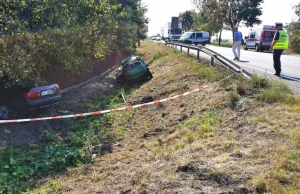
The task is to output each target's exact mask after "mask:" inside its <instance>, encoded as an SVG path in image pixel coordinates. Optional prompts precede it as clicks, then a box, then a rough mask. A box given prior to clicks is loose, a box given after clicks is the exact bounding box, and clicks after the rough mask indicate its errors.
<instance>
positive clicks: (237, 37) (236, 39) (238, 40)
mask: <svg viewBox="0 0 300 194" xmlns="http://www.w3.org/2000/svg"><path fill="white" fill-rule="evenodd" d="M233 31H234V34H233V47H232V52H233V54H234V59H233V60H238V61H239V60H240V56H241V45H242V39H243V38H242V37H243V35H242V33H241V32H240V31H238V28H237V27H234V29H233ZM236 50H237V52H236Z"/></svg>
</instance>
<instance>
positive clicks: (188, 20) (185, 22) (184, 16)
mask: <svg viewBox="0 0 300 194" xmlns="http://www.w3.org/2000/svg"><path fill="white" fill-rule="evenodd" d="M179 20H180V21H181V23H182V29H183V30H184V31H188V30H191V29H192V26H193V23H194V18H193V16H192V12H191V11H185V12H183V13H180V14H179Z"/></svg>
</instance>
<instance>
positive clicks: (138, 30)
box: [137, 26, 141, 47]
mask: <svg viewBox="0 0 300 194" xmlns="http://www.w3.org/2000/svg"><path fill="white" fill-rule="evenodd" d="M137 38H138V47H140V46H141V39H140V27H139V26H138V29H137Z"/></svg>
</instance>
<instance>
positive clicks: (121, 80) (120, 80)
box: [116, 74, 125, 84]
mask: <svg viewBox="0 0 300 194" xmlns="http://www.w3.org/2000/svg"><path fill="white" fill-rule="evenodd" d="M116 79H117V82H118V84H123V83H124V82H125V78H124V76H123V75H118V74H117V75H116Z"/></svg>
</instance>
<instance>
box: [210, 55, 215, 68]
mask: <svg viewBox="0 0 300 194" xmlns="http://www.w3.org/2000/svg"><path fill="white" fill-rule="evenodd" d="M210 64H211V65H212V66H215V58H214V57H211V60H210Z"/></svg>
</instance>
